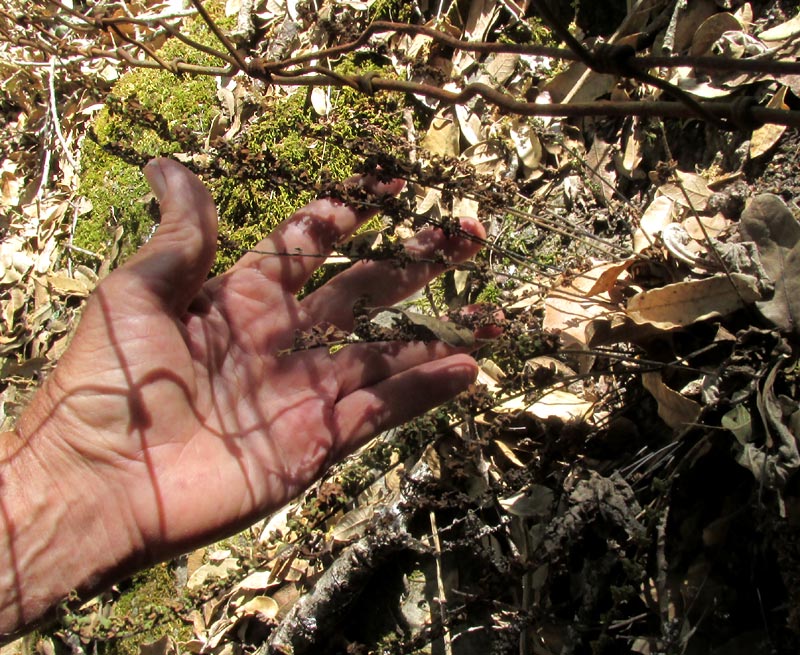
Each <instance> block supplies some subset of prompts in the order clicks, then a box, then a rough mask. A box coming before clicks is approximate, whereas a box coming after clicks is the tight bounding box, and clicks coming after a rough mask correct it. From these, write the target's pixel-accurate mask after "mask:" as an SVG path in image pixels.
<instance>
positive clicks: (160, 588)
mask: <svg viewBox="0 0 800 655" xmlns="http://www.w3.org/2000/svg"><path fill="white" fill-rule="evenodd" d="M177 595H178V594H177V592H176V588H175V576H174V575H173V572H172V569H171V568H170V566H169V565H168V564H159V565H157V566H154V567H152V568H149V569H146V570H144V571H141V572H140V573H138V574H137V575H136V576H135V577H134V578H133V579H132V583H131V587H130V589H129V590H127V591H125V592H124V593H123V594H122V595H121V596H120V598H119V600H118V601H117V602H116V604H115V606H114V615H113V618H112V621H113V622H114V623H118V624H119V625H121V626H123V628H122V629H123V631H124V626H125V625H126V624H127V625H131V626H133V628H134V629H133V630H130V631H129V632H127V633H126V636H125V637H122V638H118V639H113V640H109V641H106V642H101V647H100V649H99V651H100V652H101V653H106V654H107V655H112V654H113V655H129V654H130V655H136V654H137V653H139V648H140V646H141V645H142V644H146V643H150V642H152V641H156V640H157V639H160V638H161V637H163V636H164V635H169V636H170V637H172V638H173V639H175V640H177V641H185V640H188V639H190V638H191V628H190V626H189V625H187V624H186V623H185V622H184V621H182V620H180V619H179V618H178V617H177V615H176V614H175V612H174V607H175V605H176V602H177V601H176V596H177Z"/></svg>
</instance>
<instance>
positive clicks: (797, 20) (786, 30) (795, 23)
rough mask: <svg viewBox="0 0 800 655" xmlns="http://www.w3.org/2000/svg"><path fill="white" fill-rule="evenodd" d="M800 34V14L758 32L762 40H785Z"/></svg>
mask: <svg viewBox="0 0 800 655" xmlns="http://www.w3.org/2000/svg"><path fill="white" fill-rule="evenodd" d="M798 34H800V14H797V16H795V17H794V18H791V19H789V20H787V21H786V22H785V23H781V24H780V25H776V26H775V27H771V28H769V29H768V30H764V31H763V32H760V33H759V34H758V38H759V39H761V40H762V41H783V40H785V39H789V38H791V37H793V36H796V35H798Z"/></svg>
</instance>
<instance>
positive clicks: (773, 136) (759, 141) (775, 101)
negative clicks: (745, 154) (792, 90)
mask: <svg viewBox="0 0 800 655" xmlns="http://www.w3.org/2000/svg"><path fill="white" fill-rule="evenodd" d="M788 88H789V87H787V86H781V88H779V89H778V90H777V91H776V92H775V95H774V96H772V98H770V101H769V102H768V103H767V108H768V109H782V110H784V111H788V109H789V106H788V105H787V104H786V102H785V100H786V91H787V89H788ZM785 131H786V125H775V124H774V123H767V124H766V125H762V126H761V127H759V128H758V129H757V130H753V136H752V137H750V158H751V159H756V158H758V157H761V156H762V155H765V154H766V153H767V152H769V151H770V150H771V149H772V147H773V146H774V145H775V144H776V143H778V140H779V139H780V138H781V137H782V136H783V133H784V132H785Z"/></svg>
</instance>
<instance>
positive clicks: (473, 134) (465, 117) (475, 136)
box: [455, 105, 483, 146]
mask: <svg viewBox="0 0 800 655" xmlns="http://www.w3.org/2000/svg"><path fill="white" fill-rule="evenodd" d="M455 112H456V118H457V119H458V126H459V127H460V128H461V135H462V136H463V137H464V139H465V140H466V142H467V143H469V145H471V146H474V145H475V144H476V143H480V142H481V141H482V140H483V129H482V121H481V113H479V112H475V111H473V110H472V109H470V108H469V107H467V106H465V105H456V106H455Z"/></svg>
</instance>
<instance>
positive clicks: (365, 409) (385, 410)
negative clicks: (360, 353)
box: [332, 354, 478, 458]
mask: <svg viewBox="0 0 800 655" xmlns="http://www.w3.org/2000/svg"><path fill="white" fill-rule="evenodd" d="M477 374H478V365H477V364H476V363H475V360H474V359H472V357H470V356H469V355H461V354H459V355H452V356H451V357H445V358H444V359H439V360H436V361H433V362H427V363H425V364H421V365H420V366H416V367H414V368H411V369H409V370H407V371H403V372H402V373H399V374H397V375H394V376H392V377H390V378H387V379H385V380H383V381H382V382H379V383H377V384H375V385H373V386H371V387H366V388H364V389H358V390H357V391H354V392H353V393H351V394H350V395H348V396H345V397H344V398H342V399H341V400H340V401H339V402H338V403H336V406H335V408H334V421H335V425H336V434H337V436H338V441H337V443H336V444H335V446H334V452H333V453H332V456H333V457H334V458H340V457H343V456H344V455H346V454H347V453H349V452H352V451H353V450H355V449H356V448H358V446H360V445H361V444H362V443H364V442H365V441H366V440H367V439H369V438H370V437H373V436H374V435H376V434H378V433H379V432H382V431H383V430H388V429H389V428H392V427H394V426H396V425H400V424H401V423H404V422H405V421H408V420H409V419H411V418H413V417H414V416H418V415H419V414H422V413H423V412H426V411H427V410H429V409H432V408H434V407H436V406H437V405H441V404H442V403H443V402H445V401H446V400H449V399H450V398H452V397H453V396H455V395H456V394H458V393H460V392H462V391H464V390H465V389H466V388H467V387H468V386H469V385H470V384H472V383H473V382H474V381H475V377H476V376H477Z"/></svg>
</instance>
